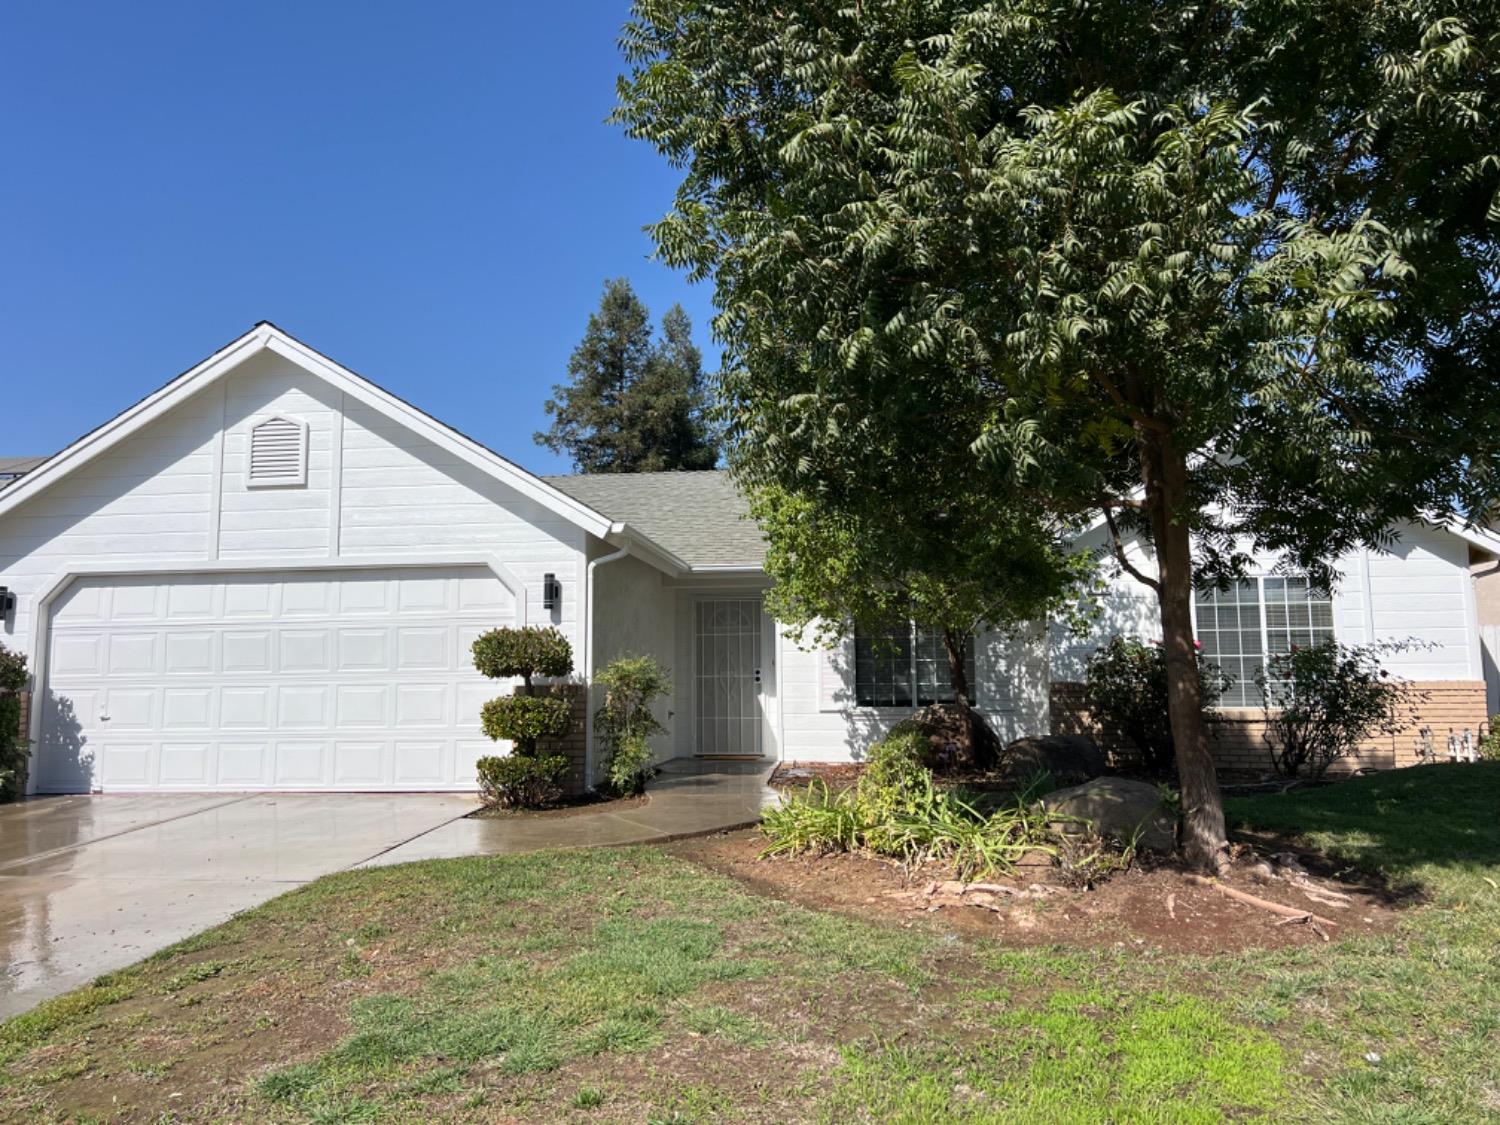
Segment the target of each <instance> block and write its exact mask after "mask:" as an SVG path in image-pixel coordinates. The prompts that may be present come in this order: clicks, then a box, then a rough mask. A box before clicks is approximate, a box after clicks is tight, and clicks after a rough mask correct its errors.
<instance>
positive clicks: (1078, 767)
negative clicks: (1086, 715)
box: [999, 734, 1105, 785]
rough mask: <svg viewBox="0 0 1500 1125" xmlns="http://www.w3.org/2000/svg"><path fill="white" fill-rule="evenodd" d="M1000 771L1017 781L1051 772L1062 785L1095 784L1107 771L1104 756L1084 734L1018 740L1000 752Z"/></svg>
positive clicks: (1095, 744)
mask: <svg viewBox="0 0 1500 1125" xmlns="http://www.w3.org/2000/svg"><path fill="white" fill-rule="evenodd" d="M999 764H1000V768H1001V769H1002V770H1004V771H1005V773H1006V774H1007V775H1008V776H1010V777H1013V778H1016V779H1018V780H1019V779H1023V778H1028V777H1034V776H1035V775H1036V774H1039V773H1050V774H1051V775H1052V777H1053V780H1055V781H1056V782H1057V783H1058V784H1059V785H1077V784H1078V783H1080V782H1084V781H1092V780H1093V779H1094V778H1096V777H1098V776H1099V775H1100V774H1102V773H1103V772H1104V769H1105V762H1104V754H1103V753H1102V752H1101V751H1100V749H1099V746H1098V744H1097V743H1095V742H1094V740H1093V739H1092V738H1090V737H1088V736H1087V735H1083V734H1045V735H1037V736H1035V737H1032V738H1018V739H1016V740H1015V741H1014V742H1012V743H1011V744H1010V745H1009V746H1007V747H1005V749H1004V750H1002V751H1001V752H1000V763H999Z"/></svg>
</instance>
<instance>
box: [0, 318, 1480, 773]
mask: <svg viewBox="0 0 1500 1125" xmlns="http://www.w3.org/2000/svg"><path fill="white" fill-rule="evenodd" d="M3 464H4V466H7V467H8V475H9V476H10V477H11V479H9V480H8V481H0V587H3V593H0V607H3V609H4V614H3V623H0V643H3V644H4V645H5V646H7V647H9V648H11V649H13V650H18V651H21V652H23V653H25V654H26V655H27V656H28V658H29V659H30V661H31V667H32V669H33V672H34V676H33V685H32V690H31V693H30V696H31V704H30V707H29V716H28V730H29V735H30V738H31V739H32V741H33V743H34V748H33V758H32V769H31V773H30V780H29V785H30V787H31V788H32V789H33V790H34V791H37V792H44V793H61V792H87V791H105V792H113V791H167V790H179V791H200V790H260V789H289V790H341V789H342V790H431V789H449V790H465V789H471V788H473V787H474V784H475V772H474V762H475V759H476V758H478V757H480V756H482V755H485V754H489V753H494V752H496V747H495V745H494V744H493V743H491V742H489V741H488V740H486V739H485V738H484V736H483V735H482V734H481V733H480V728H479V720H478V716H479V709H480V705H481V704H482V703H483V702H484V701H485V700H486V699H488V698H490V697H492V696H494V695H496V694H499V693H500V692H501V691H503V690H508V687H506V686H505V685H499V684H496V683H494V682H492V681H488V680H485V679H484V678H482V677H481V676H479V675H478V674H477V673H476V672H475V671H474V669H473V667H472V665H471V663H470V658H469V646H470V643H471V642H472V640H473V638H474V637H475V636H476V635H477V634H478V633H480V632H481V631H483V630H486V629H489V628H493V627H495V626H499V625H510V624H517V625H519V624H551V625H555V626H556V627H557V628H558V629H560V630H561V631H562V632H563V633H564V634H565V635H566V636H567V637H568V639H569V640H570V641H571V643H572V645H573V650H574V654H575V664H576V667H577V673H576V677H577V679H578V680H579V681H580V682H584V683H586V682H587V681H588V680H590V678H591V674H592V671H593V670H594V669H595V668H598V667H600V666H602V665H603V664H604V663H605V662H607V661H608V660H610V659H611V658H612V657H614V656H617V655H620V654H624V653H638V654H650V655H652V656H655V657H657V658H658V659H660V660H661V661H662V663H663V664H665V665H666V666H668V667H670V668H671V669H672V671H673V677H674V683H675V690H674V692H673V694H672V695H671V697H670V698H669V699H667V700H666V701H664V706H663V708H662V716H661V717H662V719H663V721H664V722H665V724H666V728H667V733H666V734H665V735H663V736H662V737H661V738H660V739H659V742H658V746H657V752H658V754H659V755H660V756H661V757H664V758H665V757H671V756H681V755H695V754H697V755H728V756H751V757H763V758H766V759H780V760H787V761H790V760H801V761H817V760H822V761H844V760H851V759H857V758H858V757H860V756H861V754H862V753H863V752H864V750H865V749H866V748H867V747H868V746H869V744H870V743H871V741H872V740H874V739H875V738H877V737H878V736H879V735H880V733H881V732H882V731H884V730H886V729H887V728H889V727H890V726H891V725H892V724H893V723H894V722H896V721H898V720H899V719H900V718H901V717H902V716H904V715H905V714H908V713H909V712H910V711H911V709H912V707H913V706H914V704H915V703H917V702H925V701H929V700H931V699H934V698H940V697H941V696H942V694H943V692H944V691H945V690H946V685H947V671H946V661H945V660H944V658H943V656H942V653H941V649H940V646H939V645H938V644H937V641H936V638H931V637H927V636H924V635H920V634H919V633H918V632H917V631H916V630H915V629H912V628H911V627H910V626H906V627H903V632H904V633H905V635H904V636H903V637H902V641H903V643H902V644H899V645H897V646H895V647H891V646H883V645H872V644H871V643H869V640H868V639H867V638H851V639H849V640H848V641H846V642H845V643H844V644H842V645H841V646H839V647H837V648H835V649H833V650H831V651H807V650H804V649H802V648H800V647H799V646H798V645H797V644H796V643H794V641H793V640H791V639H788V638H787V637H785V636H783V635H782V634H781V631H780V630H779V629H778V628H777V627H776V625H775V623H774V622H773V621H771V620H770V619H769V617H768V616H767V615H766V613H765V612H764V610H763V606H762V596H763V593H764V591H765V589H766V586H767V578H766V575H765V573H764V570H763V545H762V541H761V537H760V535H759V533H758V531H757V529H756V528H755V526H754V525H753V524H752V523H751V522H750V521H749V520H748V519H747V518H746V517H745V508H744V504H743V503H742V501H741V500H740V499H739V497H738V496H737V495H736V494H735V492H734V490H733V488H732V487H731V486H730V484H729V482H728V480H727V479H726V477H725V476H724V474H722V473H718V472H701V473H645V474H637V475H629V476H563V477H557V476H554V477H541V476H535V475H533V474H531V473H529V472H527V471H526V470H524V469H522V468H521V467H519V466H518V465H517V464H515V463H514V462H512V461H509V460H507V459H505V458H504V457H501V456H499V455H497V454H495V453H493V452H491V451H490V450H488V449H486V448H485V447H483V446H482V445H480V444H479V443H477V442H475V441H473V440H471V439H470V438H467V437H465V436H464V435H463V434H461V433H459V432H458V431H456V430H454V429H452V428H451V427H449V426H446V425H444V424H443V423H441V422H439V421H437V420H436V419H434V418H432V417H430V416H429V415H427V414H424V413H423V412H422V411H421V410H419V409H417V408H416V407H415V406H412V405H411V404H409V403H407V402H404V401H402V400H401V399H399V398H397V397H396V396H394V395H392V394H390V393H389V392H387V391H385V390H382V389H381V388H380V387H378V386H376V385H375V384H374V383H371V382H370V381H369V380H367V379H364V378H362V377H360V376H359V375H356V374H355V373H354V372H352V371H350V370H348V369H347V368H345V367H342V366H340V365H339V364H338V363H336V362H334V361H333V360H331V359H329V358H328V357H326V356H324V355H321V354H319V353H318V352H316V351H314V350H313V349H312V348H310V347H308V346H307V345H306V344H303V343H301V342H300V341H298V340H296V339H295V338H293V337H292V336H290V335H288V334H287V333H285V332H283V331H281V330H280V329H278V328H276V327H275V326H274V325H271V324H268V323H261V324H257V325H256V326H255V327H254V328H253V329H251V330H250V331H249V332H247V333H246V334H245V335H243V336H241V337H240V338H239V339H237V340H235V341H233V342H232V343H230V344H229V345H227V346H226V347H224V348H222V349H220V350H219V351H217V352H215V353H214V354H213V355H211V356H209V357H208V358H207V359H205V360H203V361H202V362H201V363H198V364H196V365H195V366H193V367H192V368H190V369H189V370H188V371H186V372H184V373H183V374H181V375H179V376H178V377H177V378H175V379H173V380H171V381H170V382H169V383H167V384H166V385H165V386H164V387H162V388H161V389H160V390H158V391H156V392H155V393H154V394H151V395H149V396H148V397H147V398H145V399H143V400H141V401H140V402H138V403H136V404H135V405H134V406H132V407H130V408H129V409H127V410H125V411H124V412H122V413H120V414H119V415H117V416H116V417H114V418H113V419H111V420H109V421H108V422H106V423H104V424H103V425H102V426H100V427H99V428H98V429H96V430H94V431H92V432H91V433H89V434H87V435H85V436H84V437H82V438H80V439H79V440H78V441H76V442H74V443H73V444H72V445H70V446H68V448H66V449H64V450H62V451H61V452H60V453H57V454H55V455H54V456H52V457H48V458H45V459H43V460H41V461H40V462H39V463H38V462H35V461H32V462H27V461H25V460H24V459H12V460H11V461H7V462H4V463H3ZM1096 534H1097V533H1096ZM1085 545H1087V544H1085ZM1132 549H1133V550H1135V551H1136V552H1137V553H1138V554H1139V555H1141V561H1142V562H1143V564H1144V565H1147V566H1149V565H1150V563H1149V558H1148V557H1146V556H1145V555H1144V554H1142V553H1141V549H1140V547H1139V545H1133V546H1132ZM1339 566H1340V570H1341V572H1342V575H1343V581H1342V583H1341V584H1340V586H1339V587H1338V589H1337V591H1336V592H1335V593H1334V594H1333V595H1332V597H1324V596H1320V595H1318V594H1317V592H1316V591H1309V590H1307V589H1306V585H1305V583H1303V584H1301V585H1299V584H1298V582H1297V580H1296V579H1295V577H1293V578H1290V579H1289V578H1287V577H1286V576H1284V575H1274V574H1272V573H1270V570H1271V568H1270V567H1269V566H1267V567H1266V571H1267V573H1266V574H1265V575H1264V576H1260V577H1257V578H1255V579H1254V580H1252V581H1251V582H1249V583H1247V584H1246V585H1245V586H1243V587H1242V588H1240V589H1239V590H1236V591H1234V592H1232V593H1231V594H1229V595H1209V596H1206V597H1205V598H1203V599H1201V600H1200V604H1199V607H1198V631H1199V635H1200V637H1201V638H1202V639H1203V640H1204V643H1205V645H1206V647H1208V648H1209V649H1210V651H1212V652H1213V653H1214V654H1215V656H1216V658H1217V659H1219V660H1221V662H1223V663H1224V664H1225V665H1226V667H1229V670H1230V671H1232V672H1234V673H1235V674H1236V675H1237V676H1239V677H1240V680H1241V687H1239V688H1237V689H1236V690H1237V692H1238V694H1236V695H1235V696H1234V698H1232V699H1228V700H1226V701H1225V702H1226V703H1227V704H1229V705H1231V706H1238V707H1243V708H1247V709H1248V708H1253V706H1254V703H1255V702H1256V701H1255V700H1253V699H1252V698H1251V697H1250V695H1249V694H1248V693H1247V689H1246V688H1245V687H1244V686H1243V685H1246V684H1248V683H1249V673H1250V672H1251V671H1252V670H1253V667H1254V665H1255V662H1256V661H1257V660H1258V659H1259V655H1260V654H1261V653H1264V652H1266V651H1268V650H1271V651H1274V650H1275V648H1276V647H1277V646H1278V645H1284V644H1286V643H1291V642H1296V641H1297V640H1299V639H1311V638H1313V637H1317V636H1324V635H1332V636H1336V637H1338V638H1340V639H1341V640H1346V641H1350V642H1357V641H1364V640H1368V639H1378V638H1394V637H1407V636H1415V637H1418V638H1420V639H1422V640H1424V641H1426V642H1430V644H1431V647H1427V648H1422V649H1414V650H1412V651H1410V652H1408V653H1406V654H1404V655H1403V656H1402V657H1401V658H1400V659H1399V660H1397V661H1395V662H1394V663H1393V664H1392V665H1391V668H1392V671H1393V672H1395V673H1396V674H1399V675H1402V676H1406V677H1409V678H1411V679H1415V680H1419V681H1421V682H1422V683H1423V684H1424V685H1426V686H1427V687H1428V688H1430V689H1432V696H1433V698H1434V699H1435V700H1436V701H1437V702H1434V703H1433V704H1432V705H1431V707H1432V710H1431V714H1430V716H1429V717H1428V718H1427V720H1426V721H1428V722H1429V723H1430V725H1432V726H1434V727H1436V728H1440V733H1441V734H1442V736H1444V737H1445V736H1446V730H1447V727H1449V726H1451V725H1454V724H1459V725H1468V726H1470V727H1477V725H1478V723H1479V722H1481V721H1483V719H1484V715H1485V712H1486V699H1485V678H1486V668H1487V667H1492V665H1489V664H1487V660H1488V657H1487V656H1486V655H1485V649H1484V647H1483V644H1482V641H1481V635H1482V625H1483V626H1486V627H1487V626H1489V625H1492V624H1494V625H1500V588H1497V587H1496V585H1495V583H1496V582H1500V579H1496V578H1495V577H1494V576H1495V573H1496V570H1497V567H1500V538H1497V537H1495V536H1492V535H1490V534H1488V533H1484V532H1473V531H1466V530H1464V529H1461V528H1410V529H1407V531H1406V532H1405V533H1404V534H1403V535H1402V537H1401V539H1400V542H1399V544H1398V545H1397V546H1396V547H1395V548H1394V549H1393V550H1391V551H1389V552H1368V553H1361V554H1359V555H1358V556H1356V557H1352V558H1348V559H1342V560H1340V562H1339ZM1154 622H1155V615H1154V612H1153V607H1152V605H1151V602H1150V598H1149V596H1148V593H1147V591H1145V590H1144V589H1142V588H1140V587H1139V586H1137V585H1136V584H1135V583H1134V582H1133V581H1132V580H1131V579H1128V578H1121V579H1120V580H1118V581H1117V582H1116V583H1115V585H1114V586H1113V587H1112V588H1111V592H1110V596H1109V597H1108V598H1107V599H1106V612H1105V614H1104V617H1103V618H1102V619H1101V621H1100V624H1099V636H1100V637H1102V636H1104V635H1108V634H1110V633H1115V632H1122V631H1130V632H1135V633H1138V634H1140V635H1142V636H1146V637H1149V636H1152V635H1154V633H1155V631H1156V630H1155V626H1154ZM1097 639H1098V638H1086V639H1078V638H1072V637H1068V636H1066V635H1064V634H1062V633H1060V632H1058V631H1056V630H1053V631H1051V632H1049V631H1048V630H1046V629H1042V628H1038V629H1037V630H1036V631H1035V632H1034V634H1033V635H1031V636H1029V637H1022V638H1007V637H1003V636H998V635H985V636H982V637H980V638H979V639H978V642H977V644H976V645H975V646H974V647H975V652H974V662H975V668H974V673H975V674H974V682H975V684H976V685H977V696H978V704H979V706H980V707H981V709H983V710H984V711H985V712H986V713H987V714H988V716H989V718H990V719H991V721H992V722H993V724H994V725H995V726H996V728H997V730H998V732H999V733H1000V734H1001V735H1002V736H1003V737H1005V738H1007V739H1009V738H1014V737H1018V736H1021V735H1026V734H1035V733H1045V732H1048V731H1052V730H1067V729H1074V728H1075V727H1077V726H1079V724H1086V723H1087V717H1086V715H1084V714H1083V713H1082V711H1081V707H1080V704H1079V700H1078V695H1077V691H1076V681H1077V680H1078V679H1079V678H1080V676H1081V668H1082V661H1083V660H1084V659H1085V658H1086V655H1087V653H1088V652H1089V651H1090V650H1091V648H1092V646H1093V644H1094V643H1097ZM1491 679H1493V675H1492V676H1491ZM585 696H586V693H585V692H582V691H578V690H575V691H574V697H575V710H576V711H577V713H578V714H579V715H580V723H579V729H580V730H581V731H583V732H585V734H584V735H583V737H580V738H579V739H577V740H576V744H570V745H568V746H566V747H565V749H567V750H568V751H569V752H570V753H572V754H573V755H574V757H575V761H576V774H577V777H578V779H579V780H580V781H581V780H582V779H584V778H585V777H593V776H597V774H596V771H597V768H598V762H597V758H598V757H599V754H598V751H597V747H596V746H595V745H594V740H593V738H592V735H591V732H588V726H589V724H588V723H587V722H585V721H583V715H584V714H585V713H586V712H588V711H591V710H592V707H588V706H586V698H585ZM1256 714H1258V712H1255V711H1253V710H1246V712H1245V714H1244V715H1243V716H1242V718H1244V720H1245V721H1246V723H1247V724H1248V723H1250V721H1251V720H1252V719H1253V718H1254V716H1255V715H1256ZM1247 729H1248V727H1247ZM1242 741H1244V740H1242ZM1245 745H1246V746H1248V745H1249V742H1248V741H1245ZM1388 749H1389V752H1390V758H1391V760H1392V761H1404V760H1409V758H1410V756H1411V752H1412V747H1411V746H1408V745H1405V744H1404V743H1403V744H1402V745H1394V744H1393V745H1392V746H1391V747H1389V748H1388ZM1241 751H1243V752H1244V753H1245V754H1251V751H1249V750H1245V749H1244V747H1240V748H1239V749H1236V747H1235V746H1227V748H1226V750H1225V754H1226V759H1227V760H1229V761H1231V762H1233V761H1235V756H1236V754H1239V753H1241ZM1252 756H1253V755H1252Z"/></svg>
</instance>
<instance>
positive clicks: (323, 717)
mask: <svg viewBox="0 0 1500 1125" xmlns="http://www.w3.org/2000/svg"><path fill="white" fill-rule="evenodd" d="M328 692H329V688H328V686H327V685H325V684H316V685H305V686H292V685H290V684H283V685H281V687H280V688H279V689H278V690H277V693H276V725H277V727H278V728H280V729H283V730H285V729H296V728H298V727H302V728H310V729H313V730H321V729H323V727H324V726H326V725H327V723H328V718H329V707H328Z"/></svg>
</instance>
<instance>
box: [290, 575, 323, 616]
mask: <svg viewBox="0 0 1500 1125" xmlns="http://www.w3.org/2000/svg"><path fill="white" fill-rule="evenodd" d="M281 612H282V615H283V616H285V617H329V616H332V614H333V588H332V584H331V583H330V582H327V581H324V580H322V579H316V578H306V579H302V580H300V581H291V582H283V583H282V584H281Z"/></svg>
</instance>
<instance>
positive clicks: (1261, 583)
mask: <svg viewBox="0 0 1500 1125" xmlns="http://www.w3.org/2000/svg"><path fill="white" fill-rule="evenodd" d="M1194 612H1195V616H1196V618H1197V635H1198V642H1199V643H1200V644H1201V645H1202V646H1203V657H1204V659H1205V660H1206V661H1207V662H1208V663H1210V664H1213V665H1216V666H1217V667H1219V668H1220V669H1221V670H1223V671H1224V672H1225V673H1226V674H1228V675H1229V676H1232V677H1233V678H1234V682H1233V683H1232V684H1230V686H1229V688H1228V689H1227V690H1226V691H1225V692H1224V695H1223V697H1222V698H1221V699H1220V701H1219V703H1220V705H1221V706H1223V707H1259V706H1261V704H1262V702H1263V701H1262V699H1261V692H1260V688H1259V686H1258V685H1257V684H1256V682H1255V673H1256V672H1257V671H1259V670H1260V669H1261V668H1263V667H1265V663H1266V657H1267V655H1268V654H1269V655H1272V656H1275V655H1279V654H1282V653H1287V652H1290V651H1291V650H1292V649H1293V648H1306V647H1308V646H1311V645H1314V644H1317V643H1318V642H1320V641H1325V640H1331V639H1332V638H1333V599H1332V598H1331V597H1330V596H1329V594H1328V593H1327V592H1326V591H1323V590H1319V589H1318V588H1316V587H1315V586H1312V585H1311V584H1310V583H1309V582H1308V580H1307V579H1306V578H1301V577H1270V576H1268V577H1264V578H1246V579H1243V580H1242V581H1240V582H1238V583H1236V584H1235V585H1233V586H1231V587H1230V588H1229V589H1228V590H1206V591H1200V592H1199V593H1198V595H1197V597H1196V599H1195V605H1194Z"/></svg>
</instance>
